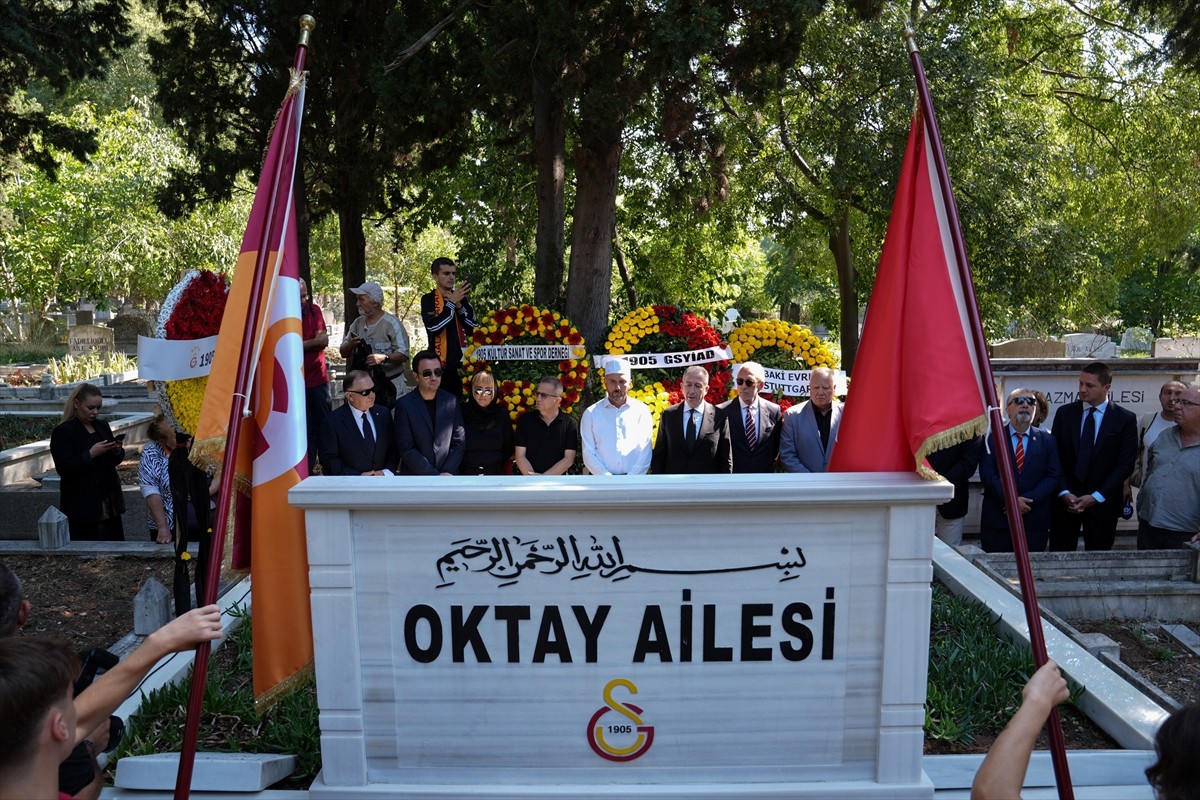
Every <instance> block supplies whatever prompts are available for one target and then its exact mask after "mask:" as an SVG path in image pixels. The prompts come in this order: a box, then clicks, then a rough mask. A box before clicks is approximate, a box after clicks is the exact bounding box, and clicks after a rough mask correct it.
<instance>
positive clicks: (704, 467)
mask: <svg viewBox="0 0 1200 800" xmlns="http://www.w3.org/2000/svg"><path fill="white" fill-rule="evenodd" d="M680 384H681V386H682V387H683V402H682V403H677V404H675V405H673V406H671V407H670V408H668V409H666V410H665V411H663V413H662V419H661V420H660V421H659V423H658V438H657V439H656V440H655V442H654V454H653V455H652V456H651V457H650V471H651V472H653V473H655V474H657V475H666V474H700V473H710V472H725V473H728V472H732V471H733V455H732V452H731V451H730V448H729V423H728V422H727V421H726V420H725V418H724V417H723V416H722V415H720V414H718V413H717V407H716V406H714V405H713V404H712V403H708V402H706V401H705V400H704V395H705V393H706V392H707V391H708V370H706V369H705V368H704V367H699V366H692V367H688V368H687V369H686V370H684V372H683V380H682V381H681V382H680Z"/></svg>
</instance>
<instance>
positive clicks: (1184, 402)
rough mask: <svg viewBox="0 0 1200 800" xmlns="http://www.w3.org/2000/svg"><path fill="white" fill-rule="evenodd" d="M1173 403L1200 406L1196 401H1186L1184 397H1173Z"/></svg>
mask: <svg viewBox="0 0 1200 800" xmlns="http://www.w3.org/2000/svg"><path fill="white" fill-rule="evenodd" d="M1171 402H1172V403H1179V404H1180V405H1183V406H1200V403H1197V402H1196V401H1195V400H1184V399H1183V398H1182V397H1172V398H1171Z"/></svg>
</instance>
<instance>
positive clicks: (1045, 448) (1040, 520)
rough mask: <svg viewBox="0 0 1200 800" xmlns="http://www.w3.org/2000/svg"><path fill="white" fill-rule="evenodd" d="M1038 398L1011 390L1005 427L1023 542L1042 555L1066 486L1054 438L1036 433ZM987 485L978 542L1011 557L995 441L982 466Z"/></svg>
mask: <svg viewBox="0 0 1200 800" xmlns="http://www.w3.org/2000/svg"><path fill="white" fill-rule="evenodd" d="M1036 413H1037V397H1035V396H1034V393H1033V392H1032V391H1030V390H1029V389H1013V390H1012V391H1011V392H1010V393H1009V395H1008V406H1007V414H1008V424H1007V425H1005V426H1004V433H1005V434H1006V436H1005V441H1007V442H1008V448H1009V455H1010V456H1011V458H1012V464H1013V470H1014V476H1013V477H1014V478H1015V479H1016V484H1017V496H1018V503H1019V504H1020V507H1021V518H1022V520H1024V522H1025V541H1026V542H1028V544H1029V552H1031V553H1041V552H1044V551H1045V549H1046V544H1047V543H1048V542H1049V541H1050V509H1051V506H1052V504H1053V502H1054V499H1055V497H1057V496H1058V490H1059V488H1060V487H1061V485H1062V469H1061V466H1060V464H1059V461H1058V445H1057V444H1056V443H1055V441H1054V437H1053V436H1051V435H1050V434H1049V433H1048V432H1047V431H1044V430H1042V429H1041V428H1035V427H1033V418H1034V415H1035V414H1036ZM979 478H980V480H982V481H983V509H982V511H981V513H980V517H979V539H980V544H981V545H982V547H983V549H984V550H986V551H987V552H989V553H1011V552H1012V550H1013V544H1012V533H1011V531H1010V529H1009V525H1008V516H1007V512H1006V510H1005V505H1004V489H1003V487H1002V485H1001V482H1000V468H999V461H998V460H997V458H996V454H995V453H994V452H992V447H991V440H990V439H989V440H988V441H987V443H986V446H985V452H984V454H983V458H982V459H981V460H980V462H979Z"/></svg>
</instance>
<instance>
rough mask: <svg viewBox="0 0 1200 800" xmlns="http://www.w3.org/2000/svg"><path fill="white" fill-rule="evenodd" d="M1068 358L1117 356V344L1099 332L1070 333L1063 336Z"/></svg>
mask: <svg viewBox="0 0 1200 800" xmlns="http://www.w3.org/2000/svg"><path fill="white" fill-rule="evenodd" d="M1063 341H1064V342H1065V343H1066V346H1067V358H1097V359H1104V358H1116V356H1117V346H1116V345H1115V344H1113V341H1112V339H1109V338H1108V337H1107V336H1104V335H1102V334H1099V333H1068V334H1067V335H1066V336H1064V337H1063Z"/></svg>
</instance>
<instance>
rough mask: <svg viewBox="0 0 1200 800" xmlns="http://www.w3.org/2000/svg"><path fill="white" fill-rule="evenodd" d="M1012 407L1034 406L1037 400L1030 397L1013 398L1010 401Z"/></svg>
mask: <svg viewBox="0 0 1200 800" xmlns="http://www.w3.org/2000/svg"><path fill="white" fill-rule="evenodd" d="M1010 402H1011V403H1012V405H1014V406H1036V405H1037V400H1035V399H1034V398H1032V397H1014V398H1013V399H1012V400H1011V401H1010Z"/></svg>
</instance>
